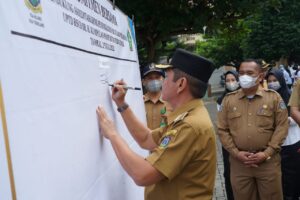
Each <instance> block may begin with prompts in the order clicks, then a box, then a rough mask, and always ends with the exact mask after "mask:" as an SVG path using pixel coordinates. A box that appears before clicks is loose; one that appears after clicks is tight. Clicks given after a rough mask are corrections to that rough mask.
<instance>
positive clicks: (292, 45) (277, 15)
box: [244, 0, 300, 61]
mask: <svg viewBox="0 0 300 200" xmlns="http://www.w3.org/2000/svg"><path fill="white" fill-rule="evenodd" d="M250 29H251V32H250V34H249V36H248V37H247V39H246V40H245V46H244V52H245V57H256V58H264V59H266V60H268V61H271V60H279V59H280V58H281V57H286V58H290V57H291V56H295V55H300V1H299V0H281V1H277V4H275V6H274V5H264V6H263V7H262V9H261V12H260V13H258V14H257V15H256V16H254V17H253V19H251V20H250Z"/></svg>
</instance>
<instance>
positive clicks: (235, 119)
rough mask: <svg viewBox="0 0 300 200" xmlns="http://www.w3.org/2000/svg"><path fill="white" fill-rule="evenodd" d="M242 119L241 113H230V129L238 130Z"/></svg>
mask: <svg viewBox="0 0 300 200" xmlns="http://www.w3.org/2000/svg"><path fill="white" fill-rule="evenodd" d="M241 117H242V113H240V112H230V113H228V120H229V121H228V124H229V129H231V130H233V129H234V130H236V129H237V128H238V127H239V124H240V125H241Z"/></svg>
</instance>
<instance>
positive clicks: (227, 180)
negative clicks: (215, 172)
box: [222, 147, 234, 200]
mask: <svg viewBox="0 0 300 200" xmlns="http://www.w3.org/2000/svg"><path fill="white" fill-rule="evenodd" d="M222 154H223V163H224V179H225V189H226V196H227V200H234V198H233V193H232V188H231V182H230V164H229V153H228V151H226V149H224V148H223V147H222Z"/></svg>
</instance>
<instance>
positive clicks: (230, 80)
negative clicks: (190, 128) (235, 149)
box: [217, 70, 240, 200]
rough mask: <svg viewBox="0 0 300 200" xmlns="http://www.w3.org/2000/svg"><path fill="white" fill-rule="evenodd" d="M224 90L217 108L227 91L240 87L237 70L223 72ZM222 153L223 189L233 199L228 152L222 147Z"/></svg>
mask: <svg viewBox="0 0 300 200" xmlns="http://www.w3.org/2000/svg"><path fill="white" fill-rule="evenodd" d="M224 76H225V91H224V93H223V94H222V95H221V96H220V97H219V98H218V99H217V108H218V110H219V109H220V106H221V104H222V100H223V98H224V97H225V96H226V94H227V93H229V92H233V91H235V90H238V89H239V88H240V85H239V77H238V72H237V71H234V70H229V71H227V72H225V74H224ZM222 153H223V163H224V179H225V189H226V195H227V199H228V200H234V198H233V192H232V188H231V183H230V166H229V153H228V151H226V150H225V149H224V148H223V147H222Z"/></svg>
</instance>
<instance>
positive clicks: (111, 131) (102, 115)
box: [97, 106, 118, 139]
mask: <svg viewBox="0 0 300 200" xmlns="http://www.w3.org/2000/svg"><path fill="white" fill-rule="evenodd" d="M97 115H98V122H99V126H100V131H101V133H102V135H103V136H104V137H105V138H107V139H110V138H111V137H112V136H113V135H118V132H117V130H116V127H115V125H114V123H113V121H112V120H111V119H110V118H109V117H108V116H107V114H106V112H105V110H104V108H103V107H101V106H98V108H97Z"/></svg>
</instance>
